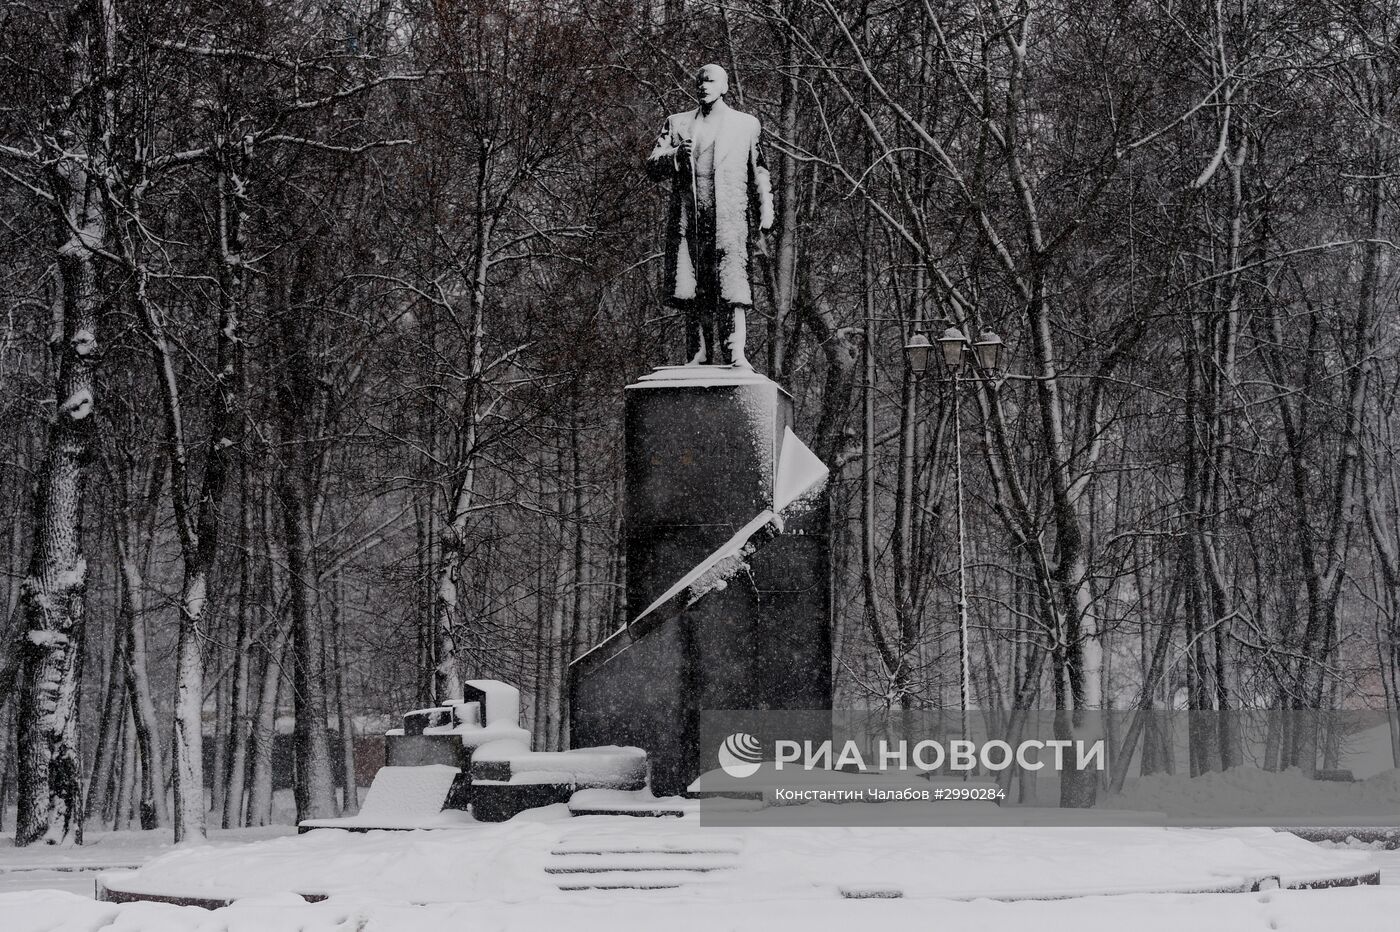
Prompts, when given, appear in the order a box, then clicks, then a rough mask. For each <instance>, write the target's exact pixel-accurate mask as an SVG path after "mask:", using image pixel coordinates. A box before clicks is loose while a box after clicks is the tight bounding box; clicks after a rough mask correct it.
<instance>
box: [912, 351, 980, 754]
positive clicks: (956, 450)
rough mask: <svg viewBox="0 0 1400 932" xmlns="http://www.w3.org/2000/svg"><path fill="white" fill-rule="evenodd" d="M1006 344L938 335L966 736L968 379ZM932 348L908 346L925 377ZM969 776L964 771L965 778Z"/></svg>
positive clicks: (918, 373) (961, 707)
mask: <svg viewBox="0 0 1400 932" xmlns="http://www.w3.org/2000/svg"><path fill="white" fill-rule="evenodd" d="M1003 346H1004V345H1003V343H1002V339H1001V337H999V336H997V335H996V334H995V333H993V332H992V331H990V330H984V331H983V332H982V335H981V336H980V337H978V338H977V342H976V343H973V342H972V341H971V340H969V339H968V338H967V336H966V335H965V334H964V333H963V332H962V331H961V330H959V329H958V328H957V327H955V326H949V327H948V329H946V330H944V331H943V335H942V336H940V337H939V338H938V348H939V352H940V353H941V355H942V356H943V365H944V368H946V369H947V370H948V377H947V378H945V379H942V380H940V381H945V382H948V383H949V384H950V385H951V386H952V390H953V478H954V482H953V487H954V499H955V502H956V511H957V522H958V708H959V710H960V712H961V714H962V733H963V739H964V740H967V739H969V738H970V731H969V729H968V712H969V710H970V708H971V706H972V694H971V693H972V662H971V651H970V649H969V646H968V619H967V549H966V547H967V544H966V542H967V532H966V527H965V525H964V523H963V469H962V383H963V382H964V381H969V382H994V381H996V379H997V375H996V373H997V371H998V370H999V369H1000V368H1001V358H1002V349H1003ZM931 349H932V346H931V345H930V343H929V340H928V337H926V336H924V333H923V331H922V329H917V328H916V329H915V331H914V334H913V335H912V336H911V337H910V338H909V342H908V343H906V344H905V346H904V350H905V355H906V357H907V358H908V362H909V369H910V371H911V372H913V373H914V376H915V378H918V377H921V376H922V375H923V374H924V372H925V371H926V370H927V369H928V356H929V352H930V350H931ZM968 363H971V364H972V369H973V370H974V371H975V373H976V374H974V375H971V376H968V375H964V372H965V371H966V369H967V368H968ZM966 775H967V774H966V773H964V777H966Z"/></svg>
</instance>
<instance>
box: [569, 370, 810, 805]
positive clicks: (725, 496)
mask: <svg viewBox="0 0 1400 932" xmlns="http://www.w3.org/2000/svg"><path fill="white" fill-rule="evenodd" d="M625 420H626V483H625V493H624V494H625V500H624V509H625V510H624V526H625V538H626V542H625V546H626V557H627V617H628V619H630V620H634V621H633V623H632V624H630V625H629V626H628V627H627V628H626V629H624V630H623V631H620V632H617V633H616V634H614V635H613V636H612V637H610V638H608V639H607V640H606V641H604V642H603V643H602V644H600V645H598V646H597V647H596V648H594V649H593V650H592V651H590V652H589V653H588V654H586V655H584V656H583V657H581V658H579V660H578V661H576V662H575V663H574V665H573V667H572V670H571V681H570V735H571V742H572V744H573V745H574V746H575V747H582V746H588V745H608V744H621V745H636V746H638V747H641V748H643V749H645V750H646V751H647V754H648V759H649V761H650V763H651V783H652V790H653V792H655V793H656V794H657V795H673V794H677V793H681V792H684V791H685V788H686V787H687V786H688V785H689V784H690V782H691V781H692V780H693V779H694V778H695V777H697V776H699V775H700V774H701V773H704V772H705V771H707V770H710V769H713V768H714V767H716V766H717V763H716V760H715V751H716V750H717V749H715V748H701V747H699V746H698V743H699V712H700V710H702V709H706V710H719V709H828V708H830V707H831V625H830V606H829V598H828V572H829V564H830V550H829V546H828V541H827V528H826V509H825V507H824V504H823V503H819V504H818V506H817V507H814V508H810V509H808V510H807V511H805V512H804V513H803V514H802V515H800V516H798V517H796V518H793V519H790V520H788V521H787V522H786V526H785V528H784V533H782V534H781V535H779V536H778V537H777V538H775V539H773V540H771V541H768V542H766V543H765V545H764V546H763V547H762V548H761V549H758V550H757V551H756V552H755V553H754V554H753V556H752V557H751V558H750V559H749V561H748V569H747V571H743V572H740V573H739V574H737V575H736V576H734V577H732V578H730V579H729V580H728V581H727V584H726V585H725V586H724V588H722V589H721V590H719V591H712V592H709V593H708V594H706V595H704V596H703V597H702V598H700V599H699V601H697V602H696V603H695V604H693V605H692V606H691V607H690V608H688V609H686V610H685V611H683V612H681V613H680V614H675V613H674V609H672V610H671V612H670V613H669V614H668V613H667V612H665V611H661V612H656V613H654V614H652V615H649V616H647V617H645V618H642V619H641V620H640V621H635V619H637V618H638V616H639V615H642V613H643V612H644V610H645V609H646V608H647V607H648V606H650V605H651V604H652V603H653V601H655V600H656V599H657V598H658V597H659V596H660V595H662V594H663V593H664V592H666V591H667V590H668V589H669V588H670V587H671V586H672V585H673V584H674V583H676V582H677V581H678V580H680V579H681V578H682V577H684V576H685V575H686V574H687V573H688V572H689V571H690V570H691V569H692V568H693V567H694V566H695V565H696V564H697V563H699V562H700V561H702V560H703V559H704V558H705V557H706V556H708V555H709V554H711V553H713V552H714V551H715V550H716V549H717V548H719V547H720V546H721V545H723V544H724V543H725V542H726V541H728V540H729V539H730V538H731V537H733V535H734V534H735V533H736V532H738V531H739V530H740V529H741V528H743V527H744V526H745V525H746V524H748V523H749V522H750V521H751V520H752V519H753V518H754V517H755V516H757V515H758V514H759V513H760V512H762V511H763V510H765V509H768V508H771V507H772V505H773V492H774V490H773V483H774V476H775V473H776V466H777V458H778V451H779V450H780V449H781V444H782V438H783V432H784V429H785V428H788V427H790V426H791V423H792V399H791V397H790V396H789V395H788V394H787V393H786V392H785V391H784V390H783V389H782V388H780V387H779V386H778V385H777V384H776V383H775V382H772V381H771V380H769V379H767V378H764V377H763V376H760V375H757V374H755V373H753V372H750V371H743V370H736V369H730V368H727V367H726V368H720V367H674V368H667V369H658V370H656V371H655V372H654V373H652V374H651V375H649V376H646V377H645V378H643V379H641V380H640V381H638V382H637V383H636V384H634V385H631V386H628V388H627V394H626V412H625Z"/></svg>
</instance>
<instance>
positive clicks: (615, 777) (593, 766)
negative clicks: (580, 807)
mask: <svg viewBox="0 0 1400 932" xmlns="http://www.w3.org/2000/svg"><path fill="white" fill-rule="evenodd" d="M646 770H647V755H646V752H645V751H643V750H642V749H641V748H634V747H618V746H615V745H614V746H608V747H596V748H575V749H573V750H571V751H531V750H530V748H529V746H528V745H527V744H525V743H524V742H521V741H515V740H503V741H493V742H491V743H489V744H484V745H482V746H481V747H479V748H477V749H476V751H475V753H473V754H472V781H473V783H479V782H482V781H490V782H499V783H510V784H522V785H524V784H540V783H557V784H569V785H572V786H574V787H577V788H587V787H601V788H607V789H617V790H635V789H641V788H642V787H643V786H645V785H646Z"/></svg>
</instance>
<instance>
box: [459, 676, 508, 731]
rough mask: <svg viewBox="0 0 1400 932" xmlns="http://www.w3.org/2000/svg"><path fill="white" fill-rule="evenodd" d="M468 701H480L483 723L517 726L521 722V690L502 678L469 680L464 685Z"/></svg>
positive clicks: (485, 724) (465, 696)
mask: <svg viewBox="0 0 1400 932" xmlns="http://www.w3.org/2000/svg"><path fill="white" fill-rule="evenodd" d="M462 695H463V697H464V698H465V699H466V701H467V702H476V703H479V705H480V708H481V718H482V724H483V725H484V726H486V727H487V728H489V727H491V726H493V725H502V726H509V727H512V728H514V727H517V726H518V725H519V724H520V690H518V689H516V688H515V687H514V686H512V685H510V684H509V683H502V682H501V681H500V680H467V682H466V683H465V684H463V687H462Z"/></svg>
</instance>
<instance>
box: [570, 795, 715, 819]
mask: <svg viewBox="0 0 1400 932" xmlns="http://www.w3.org/2000/svg"><path fill="white" fill-rule="evenodd" d="M697 806H698V803H697V802H696V801H695V800H692V799H686V798H685V797H683V796H661V797H657V796H653V795H652V792H651V790H649V789H641V790H608V789H591V790H579V791H578V792H576V793H574V794H573V795H572V796H570V797H569V812H571V813H573V814H574V815H576V816H577V815H626V816H639V817H642V818H657V817H662V816H672V817H681V816H684V815H685V814H686V813H687V812H697V811H698V809H697Z"/></svg>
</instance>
